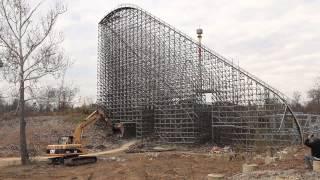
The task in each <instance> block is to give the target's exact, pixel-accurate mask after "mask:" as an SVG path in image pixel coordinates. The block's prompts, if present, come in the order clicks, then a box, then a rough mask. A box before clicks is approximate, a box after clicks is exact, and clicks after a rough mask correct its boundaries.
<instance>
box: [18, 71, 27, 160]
mask: <svg viewBox="0 0 320 180" xmlns="http://www.w3.org/2000/svg"><path fill="white" fill-rule="evenodd" d="M21 76H22V75H21ZM19 104H20V109H19V110H20V111H19V116H20V155H21V163H22V164H23V165H25V164H28V163H29V154H28V150H27V137H26V121H25V118H24V117H25V110H24V105H25V101H24V80H23V76H22V77H20V102H19Z"/></svg>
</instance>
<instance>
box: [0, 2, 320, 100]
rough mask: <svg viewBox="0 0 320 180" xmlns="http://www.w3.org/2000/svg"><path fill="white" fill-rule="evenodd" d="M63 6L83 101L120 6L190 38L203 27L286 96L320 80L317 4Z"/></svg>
mask: <svg viewBox="0 0 320 180" xmlns="http://www.w3.org/2000/svg"><path fill="white" fill-rule="evenodd" d="M32 1H35V0H32ZM48 1H49V0H47V2H48ZM50 1H51V0H50ZM50 1H49V2H50ZM64 2H66V4H67V5H68V11H67V12H66V13H65V14H64V15H63V16H61V17H60V19H59V21H58V24H57V28H58V29H59V30H61V31H62V32H63V33H64V37H65V41H64V43H63V47H64V48H65V51H66V53H67V54H68V55H69V56H70V57H71V59H73V60H74V61H75V63H74V65H73V67H72V68H71V69H70V70H69V71H68V74H67V76H68V77H67V80H68V81H70V82H73V84H74V85H76V86H78V87H79V88H80V96H82V97H91V98H94V99H95V97H96V83H97V80H96V79H97V78H96V71H97V69H96V67H97V42H98V39H97V35H98V28H97V27H98V22H99V21H100V20H101V19H102V18H103V17H104V16H105V15H106V14H107V13H108V12H110V11H111V10H112V9H114V8H115V7H117V6H118V5H119V4H121V3H131V4H135V5H138V6H140V7H141V8H143V9H145V10H147V11H148V12H150V13H151V14H153V15H155V16H157V17H159V18H160V19H162V20H164V21H165V22H167V23H169V24H170V25H172V26H174V27H176V28H177V29H179V30H181V31H182V32H185V33H186V34H188V35H189V36H191V37H194V38H196V33H195V30H196V29H197V28H198V27H199V26H201V28H203V30H204V34H203V42H204V44H206V45H207V46H208V47H209V48H211V49H214V50H215V51H217V52H218V53H219V54H221V55H223V56H225V57H227V58H229V59H233V60H234V62H236V63H238V62H239V64H240V66H241V67H242V68H244V69H246V70H247V71H249V72H250V73H251V74H254V75H256V76H257V77H259V78H260V79H261V80H264V81H265V82H267V83H268V84H270V85H271V86H273V87H274V88H276V89H278V90H280V91H282V92H283V93H284V94H286V95H287V96H289V97H290V96H291V95H292V92H293V91H301V92H302V93H304V94H305V93H306V91H307V90H308V89H310V88H311V87H312V86H313V83H314V80H315V78H316V77H317V76H320V51H319V48H320V10H319V9H320V0H241V1H240V0H239V1H236V0H233V1H225V0H161V1H160V0H129V1H128V0H127V1H122V0H90V1H89V0H64ZM0 85H1V82H0ZM2 87H4V85H3V84H2Z"/></svg>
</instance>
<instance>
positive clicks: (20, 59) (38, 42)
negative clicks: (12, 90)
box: [0, 0, 66, 164]
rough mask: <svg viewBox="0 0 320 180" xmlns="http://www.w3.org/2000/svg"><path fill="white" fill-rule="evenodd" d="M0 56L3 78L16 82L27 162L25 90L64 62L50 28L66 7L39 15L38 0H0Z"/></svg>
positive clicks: (23, 159)
mask: <svg viewBox="0 0 320 180" xmlns="http://www.w3.org/2000/svg"><path fill="white" fill-rule="evenodd" d="M0 1H1V2H0V59H1V61H3V63H4V71H5V73H4V74H5V75H6V77H5V78H6V79H7V80H8V81H9V82H11V83H15V84H17V85H18V86H19V118H20V155H21V162H22V164H28V163H29V155H28V151H27V141H26V121H25V102H26V101H27V100H28V99H26V96H25V92H26V91H31V86H30V85H32V84H34V83H36V82H38V80H39V78H41V77H44V76H46V75H48V74H57V73H58V72H59V71H60V70H61V69H62V68H63V67H64V66H65V65H66V59H65V58H64V55H63V51H62V50H61V48H60V43H61V42H62V38H59V37H58V36H57V34H56V33H54V31H53V28H54V26H55V24H56V22H57V19H58V17H59V16H60V15H61V14H63V13H64V12H65V11H66V7H65V6H64V5H63V4H61V3H56V4H55V6H54V7H53V8H51V9H49V10H48V11H47V14H46V15H44V16H42V17H41V16H40V15H39V13H40V6H41V5H42V1H41V2H39V3H38V4H36V5H35V6H34V7H31V6H30V5H29V3H28V2H29V1H28V0H0Z"/></svg>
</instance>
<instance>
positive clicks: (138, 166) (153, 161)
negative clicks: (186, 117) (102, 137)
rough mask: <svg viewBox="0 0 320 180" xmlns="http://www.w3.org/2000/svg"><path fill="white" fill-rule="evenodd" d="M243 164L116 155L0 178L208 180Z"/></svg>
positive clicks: (170, 155) (3, 173)
mask: <svg viewBox="0 0 320 180" xmlns="http://www.w3.org/2000/svg"><path fill="white" fill-rule="evenodd" d="M242 163H243V162H241V161H234V162H231V164H229V163H225V162H224V160H222V159H217V158H209V157H208V156H207V155H189V154H185V153H182V152H162V153H137V154H125V153H121V154H116V155H112V157H110V156H102V157H99V160H98V163H96V164H90V165H83V166H78V167H65V166H60V165H59V166H52V165H47V164H46V163H37V164H33V165H30V166H26V167H23V166H12V167H6V168H3V169H1V170H0V179H6V178H9V179H10V178H13V179H137V180H140V179H205V177H206V175H207V174H209V173H212V172H221V173H226V174H228V175H232V174H235V173H237V172H240V169H241V164H242Z"/></svg>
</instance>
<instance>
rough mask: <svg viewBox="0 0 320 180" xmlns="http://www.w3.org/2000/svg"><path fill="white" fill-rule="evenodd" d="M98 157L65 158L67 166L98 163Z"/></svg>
mask: <svg viewBox="0 0 320 180" xmlns="http://www.w3.org/2000/svg"><path fill="white" fill-rule="evenodd" d="M96 162H97V157H95V156H78V157H74V158H68V159H65V160H64V164H65V165H66V166H79V165H83V164H91V163H96Z"/></svg>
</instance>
